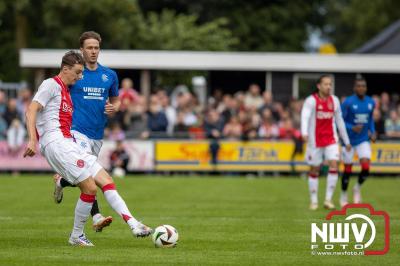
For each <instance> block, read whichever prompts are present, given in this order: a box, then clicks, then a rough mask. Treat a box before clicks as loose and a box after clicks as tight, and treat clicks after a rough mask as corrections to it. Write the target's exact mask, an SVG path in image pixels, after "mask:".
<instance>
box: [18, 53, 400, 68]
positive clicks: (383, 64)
mask: <svg viewBox="0 0 400 266" xmlns="http://www.w3.org/2000/svg"><path fill="white" fill-rule="evenodd" d="M67 51H68V50H63V49H21V50H20V57H19V58H20V66H21V67H26V68H58V67H59V65H60V61H61V58H62V56H63V55H64V53H65V52H67ZM99 62H101V63H102V64H104V65H106V66H108V67H111V68H115V69H148V70H231V71H233V70H235V71H288V72H319V73H321V72H348V73H354V72H360V73H400V54H399V55H395V56H393V55H370V54H368V55H364V54H340V55H321V54H310V53H250V52H198V51H196V52H195V51H139V50H102V51H101V53H100V56H99Z"/></svg>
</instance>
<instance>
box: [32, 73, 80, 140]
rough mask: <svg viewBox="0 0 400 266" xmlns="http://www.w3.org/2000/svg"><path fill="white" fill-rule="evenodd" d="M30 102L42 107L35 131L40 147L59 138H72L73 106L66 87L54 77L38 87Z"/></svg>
mask: <svg viewBox="0 0 400 266" xmlns="http://www.w3.org/2000/svg"><path fill="white" fill-rule="evenodd" d="M32 101H36V102H38V103H40V105H42V106H43V109H42V110H41V111H40V112H39V113H38V116H37V118H36V130H37V133H38V135H39V143H40V145H41V146H42V147H44V146H46V145H47V144H48V143H50V142H53V141H55V140H57V139H61V138H72V135H71V125H72V111H73V105H72V101H71V96H70V94H69V90H68V87H67V86H66V85H65V84H64V83H63V82H62V80H61V79H60V78H59V77H58V76H56V77H54V78H50V79H46V80H45V81H43V82H42V84H41V85H40V87H39V89H38V91H37V92H36V94H35V96H34V97H33V100H32Z"/></svg>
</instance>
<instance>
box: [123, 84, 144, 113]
mask: <svg viewBox="0 0 400 266" xmlns="http://www.w3.org/2000/svg"><path fill="white" fill-rule="evenodd" d="M133 88H134V87H133V81H132V80H131V79H130V78H124V79H123V80H122V81H121V89H120V90H119V98H120V99H121V106H120V110H121V111H125V110H126V109H127V108H128V106H129V105H131V104H133V103H135V102H136V100H137V99H138V96H139V95H138V93H137V92H136V91H135V90H134V89H133Z"/></svg>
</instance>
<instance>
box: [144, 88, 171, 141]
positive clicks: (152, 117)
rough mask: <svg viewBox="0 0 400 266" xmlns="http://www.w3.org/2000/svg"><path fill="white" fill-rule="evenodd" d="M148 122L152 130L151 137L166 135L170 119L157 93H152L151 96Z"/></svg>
mask: <svg viewBox="0 0 400 266" xmlns="http://www.w3.org/2000/svg"><path fill="white" fill-rule="evenodd" d="M147 124H148V128H149V130H150V137H153V138H154V137H165V136H166V133H167V127H168V120H167V116H166V115H165V113H164V112H163V111H162V108H161V104H160V102H159V101H158V97H157V96H156V95H151V97H150V106H149V111H148V120H147Z"/></svg>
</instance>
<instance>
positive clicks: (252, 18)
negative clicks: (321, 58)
mask: <svg viewBox="0 0 400 266" xmlns="http://www.w3.org/2000/svg"><path fill="white" fill-rule="evenodd" d="M322 1H323V0H311V1H282V0H281V1H279V0H274V1H271V0H270V1H265V0H249V1H242V0H219V1H214V0H199V1H185V0H164V1H161V3H162V4H160V0H141V1H139V5H140V6H141V8H142V10H143V13H144V14H147V13H148V12H157V13H161V12H162V10H163V8H165V7H166V8H171V9H174V10H176V12H177V13H178V14H195V15H197V16H198V17H199V20H198V22H199V23H204V22H207V21H211V20H214V19H216V18H225V19H227V21H228V24H227V27H228V28H229V29H230V30H231V31H232V34H233V36H234V37H236V38H237V39H239V40H240V42H237V43H236V44H235V45H234V46H233V47H232V49H233V50H235V51H304V50H305V43H306V41H307V40H308V31H307V29H308V27H309V26H310V25H311V26H313V27H315V26H320V23H321V22H322V19H321V17H320V15H319V13H318V12H316V10H317V9H318V8H319V6H320V4H321V2H322Z"/></svg>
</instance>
